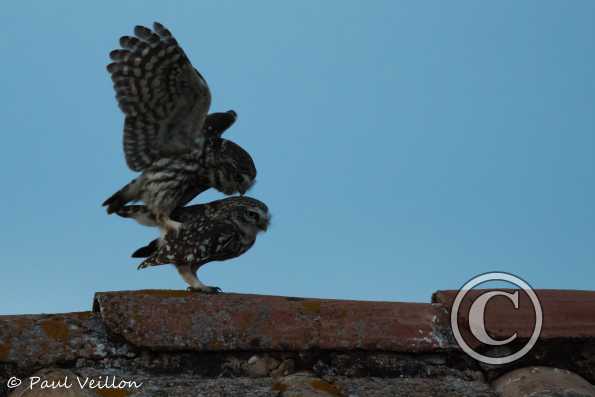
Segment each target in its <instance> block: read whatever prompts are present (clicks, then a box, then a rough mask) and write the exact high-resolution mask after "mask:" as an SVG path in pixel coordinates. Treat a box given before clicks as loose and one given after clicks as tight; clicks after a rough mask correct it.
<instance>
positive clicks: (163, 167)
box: [103, 23, 256, 234]
mask: <svg viewBox="0 0 595 397" xmlns="http://www.w3.org/2000/svg"><path fill="white" fill-rule="evenodd" d="M134 34H135V37H131V36H124V37H122V38H120V45H121V47H122V48H121V49H117V50H114V51H112V52H111V53H110V58H111V59H112V60H113V62H112V63H110V64H109V65H108V66H107V70H108V71H109V73H110V74H111V77H112V80H113V83H114V88H115V91H116V99H117V101H118V104H119V106H120V109H121V110H122V111H123V112H124V114H125V121H124V155H125V158H126V163H127V164H128V166H129V167H130V169H132V170H133V171H138V172H141V175H140V176H139V177H138V178H136V179H135V180H133V181H132V182H131V183H129V184H128V185H126V186H125V187H124V188H122V189H120V190H119V191H118V192H116V193H115V194H114V195H112V196H111V197H110V198H108V199H107V200H106V201H105V202H104V203H103V205H104V206H107V211H108V213H113V212H114V211H116V210H117V209H118V208H120V207H121V206H122V205H124V204H126V203H127V202H130V201H134V200H142V201H143V202H144V204H145V205H146V206H147V208H148V210H149V211H150V212H151V213H152V214H153V215H154V217H155V221H156V223H157V225H158V226H159V227H160V229H161V230H162V234H165V233H167V232H169V231H172V230H173V231H178V230H179V229H180V226H181V224H180V223H179V222H176V221H174V220H172V219H171V218H170V214H171V212H172V211H173V210H174V209H175V208H177V207H179V206H180V205H183V204H185V203H187V202H188V201H190V200H192V198H193V197H194V196H196V195H197V194H199V193H200V192H202V191H204V190H206V189H208V188H209V187H214V188H215V189H217V190H219V191H221V192H223V193H225V194H234V193H237V192H239V193H241V194H244V193H245V192H246V191H247V190H248V189H250V187H251V186H252V184H253V183H254V180H255V178H256V168H255V166H254V162H253V160H252V158H251V157H250V155H249V154H248V153H247V152H246V151H245V150H243V149H242V148H241V147H240V146H239V145H237V144H235V143H233V142H231V141H228V140H224V139H222V138H221V137H220V136H221V133H222V132H223V131H222V130H221V128H227V127H229V125H231V124H233V121H235V116H236V115H235V112H232V113H230V112H228V114H227V116H226V115H225V114H216V115H217V116H216V117H214V118H213V119H212V124H211V126H212V128H211V130H209V125H208V124H207V128H205V120H207V113H208V110H209V107H210V103H211V93H210V90H209V87H208V85H207V82H206V80H205V79H204V77H203V76H202V75H201V74H200V72H199V71H198V70H196V69H195V68H194V67H193V66H192V64H191V63H190V61H189V60H188V58H187V56H186V54H185V53H184V51H183V50H182V48H181V47H180V46H179V45H178V43H177V41H176V39H175V38H174V37H173V36H172V34H171V33H170V31H169V30H167V29H166V28H165V27H164V26H163V25H161V24H159V23H155V24H154V25H153V31H152V30H150V29H148V28H146V27H143V26H137V27H135V29H134ZM230 120H231V123H230Z"/></svg>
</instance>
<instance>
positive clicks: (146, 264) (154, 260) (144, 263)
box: [137, 256, 162, 270]
mask: <svg viewBox="0 0 595 397" xmlns="http://www.w3.org/2000/svg"><path fill="white" fill-rule="evenodd" d="M161 264H162V263H159V262H158V260H157V258H156V256H150V257H148V258H147V259H145V260H144V261H142V262H141V264H140V265H138V267H137V269H138V270H141V269H145V268H147V267H150V266H157V265H161Z"/></svg>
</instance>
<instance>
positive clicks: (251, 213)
mask: <svg viewBox="0 0 595 397" xmlns="http://www.w3.org/2000/svg"><path fill="white" fill-rule="evenodd" d="M245 214H246V216H247V217H248V218H250V219H254V220H257V219H258V214H257V213H256V212H254V211H250V210H246V211H245Z"/></svg>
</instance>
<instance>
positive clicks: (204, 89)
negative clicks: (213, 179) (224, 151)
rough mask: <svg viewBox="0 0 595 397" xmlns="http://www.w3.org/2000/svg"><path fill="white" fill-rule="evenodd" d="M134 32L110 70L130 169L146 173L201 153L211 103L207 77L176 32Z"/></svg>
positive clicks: (160, 29)
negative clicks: (168, 159) (163, 162)
mask: <svg viewBox="0 0 595 397" xmlns="http://www.w3.org/2000/svg"><path fill="white" fill-rule="evenodd" d="M153 29H154V30H151V29H149V28H146V27H144V26H136V27H135V28H134V35H135V36H123V37H122V38H120V46H121V47H122V48H120V49H116V50H114V51H112V52H111V53H110V59H111V60H112V61H113V62H112V63H110V64H109V65H108V66H107V70H108V72H109V73H110V74H111V77H112V81H113V83H114V89H115V91H116V99H117V101H118V104H119V106H120V109H122V111H123V112H124V114H125V115H126V119H125V122H124V154H125V157H126V162H127V164H128V166H129V167H130V168H131V169H132V170H134V171H142V170H143V169H145V168H146V167H148V166H149V165H151V164H152V163H153V162H155V161H156V160H158V159H160V158H162V157H165V156H171V155H176V154H179V153H185V152H188V151H190V150H197V149H198V150H200V149H201V148H202V143H203V140H204V134H203V132H202V127H203V124H204V120H205V117H206V115H207V112H208V110H209V107H210V103H211V93H210V91H209V87H208V85H207V83H206V81H205V79H204V78H203V77H202V76H201V75H200V73H199V72H198V71H197V70H196V69H194V67H193V66H192V64H191V63H190V61H189V60H188V57H187V56H186V54H185V53H184V51H183V50H182V48H181V47H180V46H179V45H178V42H177V41H176V39H175V38H174V37H173V36H172V34H171V32H170V31H169V30H168V29H166V28H165V27H164V26H163V25H161V24H160V23H155V24H154V26H153Z"/></svg>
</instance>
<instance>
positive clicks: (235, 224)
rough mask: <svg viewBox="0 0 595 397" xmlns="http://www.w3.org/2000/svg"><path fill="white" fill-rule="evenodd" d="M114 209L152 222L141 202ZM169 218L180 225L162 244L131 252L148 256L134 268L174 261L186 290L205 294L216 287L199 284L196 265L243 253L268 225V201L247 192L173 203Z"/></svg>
mask: <svg viewBox="0 0 595 397" xmlns="http://www.w3.org/2000/svg"><path fill="white" fill-rule="evenodd" d="M117 213H118V215H120V216H123V217H127V218H134V219H136V220H137V221H138V222H139V223H142V224H144V225H148V226H153V225H156V223H155V218H154V216H153V214H152V213H151V212H150V211H148V209H147V207H145V206H142V205H129V206H124V207H122V208H121V209H120V210H119V211H118V212H117ZM171 217H172V218H173V219H175V220H176V221H178V222H181V223H183V224H184V227H183V228H182V229H181V230H180V232H179V233H177V234H168V235H166V236H165V237H164V238H163V242H161V243H158V240H153V241H152V242H151V243H149V244H148V245H146V246H145V247H142V248H140V249H138V250H137V251H136V252H135V253H134V254H133V255H132V256H133V257H146V258H147V259H145V260H144V261H143V262H142V263H141V264H140V266H139V267H138V268H139V269H144V268H146V267H150V266H157V265H162V264H173V265H175V267H176V269H177V270H178V273H179V274H180V276H182V278H183V279H184V281H186V283H187V284H188V285H189V286H190V287H189V289H190V290H193V291H199V292H206V293H215V292H219V291H220V289H219V288H218V287H210V286H207V285H204V284H203V283H202V282H201V281H200V280H199V279H198V277H197V274H196V273H197V271H198V269H199V268H200V267H201V266H202V265H204V264H206V263H209V262H212V261H224V260H227V259H232V258H236V257H238V256H240V255H242V254H243V253H244V252H246V251H247V250H248V249H250V247H252V245H253V244H254V242H255V240H256V236H257V235H258V233H260V232H262V231H266V230H267V228H268V226H269V222H270V215H269V210H268V208H267V206H266V205H265V204H264V203H263V202H261V201H259V200H256V199H253V198H250V197H246V196H244V197H237V196H236V197H228V198H225V199H222V200H216V201H212V202H210V203H207V204H198V205H191V206H188V207H181V208H177V209H176V210H175V211H173V212H172V214H171Z"/></svg>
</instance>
